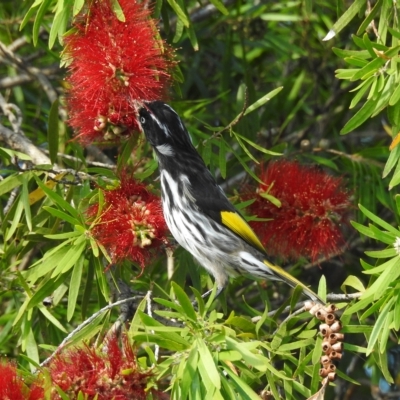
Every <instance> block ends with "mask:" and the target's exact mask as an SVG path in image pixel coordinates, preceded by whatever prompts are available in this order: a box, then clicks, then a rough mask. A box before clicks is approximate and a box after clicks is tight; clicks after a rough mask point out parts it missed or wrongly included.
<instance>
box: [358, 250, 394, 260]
mask: <svg viewBox="0 0 400 400" xmlns="http://www.w3.org/2000/svg"><path fill="white" fill-rule="evenodd" d="M365 254H366V255H367V256H368V257H373V258H392V257H395V256H396V255H397V252H396V250H395V249H394V248H390V249H385V250H378V251H366V252H365Z"/></svg>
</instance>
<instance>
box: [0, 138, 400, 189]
mask: <svg viewBox="0 0 400 400" xmlns="http://www.w3.org/2000/svg"><path fill="white" fill-rule="evenodd" d="M399 159H400V145H399V146H396V147H395V148H394V149H393V150H392V151H391V152H390V154H389V158H388V160H387V161H386V165H385V168H384V170H383V173H382V178H386V177H387V176H388V175H389V173H390V171H391V170H392V169H393V168H394V167H395V166H396V164H397V163H398V161H399ZM0 193H1V191H0Z"/></svg>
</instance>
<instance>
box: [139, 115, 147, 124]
mask: <svg viewBox="0 0 400 400" xmlns="http://www.w3.org/2000/svg"><path fill="white" fill-rule="evenodd" d="M140 123H141V124H142V125H143V124H145V123H146V118H145V117H140Z"/></svg>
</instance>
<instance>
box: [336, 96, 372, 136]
mask: <svg viewBox="0 0 400 400" xmlns="http://www.w3.org/2000/svg"><path fill="white" fill-rule="evenodd" d="M376 103H377V99H369V100H368V101H367V102H366V103H365V104H364V105H363V106H362V107H361V108H360V110H358V112H357V113H356V114H355V115H354V116H353V117H352V118H350V120H349V121H348V122H347V123H346V125H345V126H344V127H343V128H342V130H341V131H340V134H341V135H345V134H346V133H349V132H351V131H353V130H354V129H356V128H357V127H359V126H360V125H361V124H362V123H363V122H365V121H366V120H367V119H368V118H369V117H370V116H371V115H372V113H373V112H374V110H375V106H376Z"/></svg>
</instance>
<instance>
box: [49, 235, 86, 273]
mask: <svg viewBox="0 0 400 400" xmlns="http://www.w3.org/2000/svg"><path fill="white" fill-rule="evenodd" d="M78 240H79V239H78ZM85 247H86V241H85V240H84V241H82V242H80V243H76V244H73V245H71V247H70V248H69V250H68V252H67V254H66V255H65V256H64V257H63V258H62V259H61V260H60V261H59V263H58V265H57V267H56V268H55V270H54V271H53V273H52V274H51V277H52V278H55V277H57V276H59V275H61V274H65V273H66V272H67V271H68V270H70V269H71V268H72V267H73V266H74V265H75V263H76V262H77V261H78V259H79V257H80V256H81V254H82V253H83V251H84V250H85Z"/></svg>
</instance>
